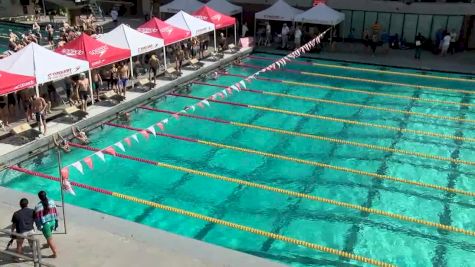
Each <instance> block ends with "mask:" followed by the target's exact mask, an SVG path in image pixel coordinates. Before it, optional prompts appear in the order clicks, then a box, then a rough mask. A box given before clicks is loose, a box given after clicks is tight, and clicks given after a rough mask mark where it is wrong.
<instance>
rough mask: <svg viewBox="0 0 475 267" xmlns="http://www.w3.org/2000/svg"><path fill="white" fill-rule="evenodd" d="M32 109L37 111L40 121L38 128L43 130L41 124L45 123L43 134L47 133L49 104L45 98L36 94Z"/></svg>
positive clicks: (34, 111)
mask: <svg viewBox="0 0 475 267" xmlns="http://www.w3.org/2000/svg"><path fill="white" fill-rule="evenodd" d="M32 106H33V107H32V110H33V113H35V116H36V121H37V122H38V129H39V130H40V132H41V125H43V128H44V129H45V131H44V132H43V134H46V115H45V114H46V108H47V106H48V104H47V103H46V101H45V99H44V98H42V97H40V96H38V95H36V94H35V96H34V98H33V103H32Z"/></svg>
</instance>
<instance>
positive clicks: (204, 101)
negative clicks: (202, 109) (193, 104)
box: [201, 99, 209, 107]
mask: <svg viewBox="0 0 475 267" xmlns="http://www.w3.org/2000/svg"><path fill="white" fill-rule="evenodd" d="M201 102H203V103H204V104H205V105H207V106H208V107H209V102H208V100H206V99H205V100H203V101H201Z"/></svg>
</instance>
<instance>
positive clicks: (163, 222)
mask: <svg viewBox="0 0 475 267" xmlns="http://www.w3.org/2000/svg"><path fill="white" fill-rule="evenodd" d="M254 55H258V56H264V57H268V58H276V56H273V55H269V54H254ZM299 61H302V62H307V60H304V59H299ZM310 62H319V63H324V64H331V65H335V66H338V65H340V64H341V63H339V62H332V61H329V62H325V61H313V60H312V61H310ZM244 63H247V64H253V65H261V66H264V65H266V64H269V63H270V61H264V60H260V59H246V60H244ZM350 66H354V67H362V68H368V69H378V67H374V66H368V65H361V64H350ZM287 68H288V69H293V70H300V71H308V72H318V73H328V74H332V75H340V76H349V77H360V78H365V79H377V80H382V81H392V82H398V83H411V84H420V85H427V86H436V87H446V88H454V89H467V90H470V89H471V88H472V87H473V85H474V83H473V82H468V81H467V82H463V81H445V80H435V79H433V78H432V79H427V78H422V77H418V78H415V77H407V76H400V75H387V74H377V73H370V72H364V71H348V70H343V69H338V68H328V67H323V66H320V67H318V66H306V65H298V64H289V65H287ZM390 70H393V71H397V72H407V73H419V72H417V71H413V70H401V69H390ZM228 71H229V73H231V74H241V75H247V74H251V73H253V72H254V71H255V70H252V69H246V68H241V67H230V68H229V69H228ZM427 74H430V75H436V76H440V77H463V78H467V77H466V75H456V74H446V73H427ZM262 77H267V78H274V79H281V80H284V81H295V82H302V83H309V84H313V85H329V86H335V87H342V88H347V89H360V90H367V91H371V92H384V93H389V94H393V95H399V96H411V97H420V98H425V99H434V100H444V101H454V102H459V103H466V104H474V106H469V105H468V106H467V105H465V106H460V105H445V104H437V103H428V102H422V101H415V100H408V99H398V98H394V97H389V96H384V97H383V96H375V95H366V94H356V93H349V92H342V91H334V90H329V89H324V88H315V87H309V86H303V85H293V84H289V83H276V82H269V81H254V82H253V83H252V84H251V85H250V86H249V87H250V88H251V89H258V90H264V91H270V92H278V93H284V94H290V95H298V96H306V97H312V98H321V99H328V100H335V101H344V102H351V103H359V104H365V105H372V106H378V107H385V108H393V109H400V110H407V111H413V112H423V113H427V114H436V115H444V116H451V117H459V118H464V119H467V120H470V119H471V120H473V119H475V118H474V113H473V109H474V107H475V103H474V101H473V97H472V96H471V94H463V93H454V92H445V91H444V92H442V91H431V90H426V89H424V90H419V89H415V88H412V87H403V86H390V85H381V84H374V83H367V82H366V83H365V82H356V81H354V82H352V81H345V80H341V79H330V78H321V77H316V76H310V75H301V74H295V73H288V72H271V73H265V74H263V75H262ZM239 80H240V78H237V77H232V76H226V75H223V76H221V77H220V78H219V79H218V80H208V81H206V82H208V83H211V84H221V85H231V84H232V83H234V82H237V81H239ZM218 90H221V89H220V88H217V87H212V86H207V85H193V86H192V92H191V93H190V94H191V95H193V96H198V97H207V96H209V95H211V94H213V93H215V92H218ZM226 101H231V102H236V103H244V104H251V105H258V106H264V107H272V108H275V109H281V110H288V111H294V112H301V113H307V114H318V115H324V116H331V117H334V118H344V119H349V120H355V121H360V122H369V123H377V124H383V125H388V126H395V127H401V128H408V129H414V130H421V131H430V132H433V133H440V134H446V135H455V136H461V137H464V138H475V134H474V131H473V125H474V124H473V122H472V123H469V122H458V121H449V120H441V119H433V118H426V117H420V116H412V115H405V114H398V113H390V112H383V111H377V110H370V109H364V108H355V107H346V106H339V105H333V104H325V103H315V102H311V101H304V100H297V99H289V98H284V97H278V96H270V95H263V94H256V93H250V92H241V93H239V94H233V95H232V96H231V97H229V98H227V99H226ZM195 102H196V100H192V99H188V98H184V97H172V96H168V97H166V98H165V99H162V100H160V101H157V102H155V103H149V104H148V105H149V106H152V107H156V108H160V109H164V110H170V111H178V110H180V109H182V108H183V107H184V106H186V105H189V104H193V103H195ZM195 115H200V116H205V117H209V118H218V119H223V120H229V121H234V122H240V123H247V124H252V125H259V126H265V127H273V128H279V129H283V130H288V131H293V132H298V133H307V134H313V135H320V136H325V137H331V138H338V139H342V140H348V141H353V142H360V143H367V144H373V145H379V146H385V147H390V148H396V149H403V150H408V151H414V152H420V153H426V154H431V155H438V156H442V157H449V158H454V159H463V160H467V161H475V153H474V149H475V146H474V144H473V142H471V141H470V140H471V139H466V140H462V141H454V140H450V139H441V138H437V137H430V136H423V135H418V134H412V133H404V132H397V131H389V130H384V129H376V128H371V127H363V126H359V125H352V124H344V123H341V122H335V121H325V120H318V119H314V118H306V117H301V116H292V115H287V114H282V113H276V112H270V111H262V110H256V109H251V108H244V107H237V106H232V105H226V104H218V103H211V107H210V108H207V109H197V110H196V112H195ZM168 116H169V115H167V114H163V113H157V112H153V111H148V110H143V109H137V112H134V113H132V119H133V120H132V122H131V123H130V126H133V127H139V128H145V127H148V126H150V125H152V124H154V123H156V122H158V121H160V120H161V119H163V118H165V117H168ZM157 130H158V127H157ZM132 133H133V132H132V131H130V130H126V129H122V128H115V127H112V126H104V128H97V129H95V130H93V131H92V132H91V133H90V137H91V138H92V143H91V146H93V147H96V148H104V147H107V146H109V145H112V144H114V143H116V142H117V141H119V140H121V139H123V138H124V137H126V136H129V135H130V134H132ZM166 133H169V134H174V135H178V136H184V137H189V138H196V139H200V140H206V141H213V142H217V143H223V144H228V145H232V146H237V147H242V148H248V149H254V150H259V151H264V152H269V153H274V154H279V155H285V156H289V157H294V158H299V159H305V160H309V161H315V162H322V163H326V164H331V165H334V166H341V167H346V168H352V169H357V170H361V171H367V172H373V173H377V174H382V175H391V176H394V177H398V178H403V179H407V180H411V181H419V182H424V183H430V184H434V185H439V186H444V187H453V188H457V189H460V190H464V191H471V192H473V191H475V182H474V181H473V175H474V174H475V170H474V168H473V166H471V165H467V164H456V163H451V162H448V161H440V160H434V159H427V158H422V157H416V156H409V155H402V154H398V153H390V152H385V151H379V150H374V149H367V148H361V147H355V146H350V145H343V144H337V143H331V142H325V141H319V140H314V139H309V138H304V137H299V136H289V135H284V134H280V133H273V132H268V131H262V130H257V129H249V128H244V127H241V126H234V125H230V124H220V123H215V122H210V121H205V120H199V119H195V118H186V117H181V118H180V119H179V120H178V121H176V120H175V119H172V120H171V122H170V123H169V124H168V125H167V128H166ZM139 139H140V144H134V145H133V146H131V147H130V148H129V147H126V148H127V151H126V152H125V154H128V155H132V156H136V157H142V158H145V159H149V160H155V161H160V162H164V163H168V164H173V165H177V166H182V167H187V168H192V169H195V170H200V171H205V172H210V173H215V174H221V175H225V176H229V177H234V178H239V179H243V180H249V181H252V182H256V183H261V184H266V185H270V186H274V187H279V188H283V189H287V190H293V191H297V192H302V193H305V194H310V195H315V196H320V197H325V198H329V199H333V200H338V201H344V202H348V203H352V204H356V205H362V206H367V207H371V208H376V209H380V210H384V211H388V212H392V213H398V214H403V215H407V216H412V217H416V218H419V219H423V220H427V221H432V222H438V223H443V224H450V225H453V226H456V227H460V228H464V229H467V230H475V226H473V222H474V219H475V213H474V212H473V211H474V209H475V201H474V199H473V197H469V196H463V195H460V194H453V193H445V192H442V191H438V190H433V189H427V188H421V187H418V186H414V185H408V184H403V183H397V182H393V181H386V180H384V181H383V180H379V179H374V178H371V177H367V176H363V175H359V174H353V173H348V172H343V171H337V170H332V169H328V168H320V167H315V166H311V165H305V164H301V163H296V162H292V161H286V160H281V159H274V158H270V157H265V156H260V155H255V154H250V153H245V152H238V151H234V150H230V149H223V148H216V147H212V146H208V145H205V144H200V143H193V142H187V141H181V140H177V139H173V138H167V137H156V138H155V137H150V140H149V141H146V140H144V139H143V138H142V137H139ZM132 142H133V141H132ZM90 154H91V152H89V151H85V150H81V149H74V151H73V152H71V153H69V154H67V155H64V159H63V161H64V162H63V164H65V165H67V164H70V163H73V162H75V161H77V160H78V159H82V158H83V157H85V156H87V155H90ZM56 164H57V163H56V154H55V152H54V151H50V152H47V153H45V154H44V155H42V156H41V157H37V158H35V159H32V160H29V161H27V162H24V163H22V164H21V165H22V167H24V168H27V169H32V170H36V171H39V172H43V173H46V174H50V175H55V176H57V175H58V171H57V165H56ZM84 166H85V165H84ZM85 169H87V167H85ZM71 180H73V181H77V182H80V183H85V184H88V185H92V186H95V187H99V188H104V189H107V190H110V191H114V192H119V193H123V194H128V195H133V196H136V197H138V198H142V199H145V200H150V201H154V202H159V203H163V204H166V205H170V206H174V207H178V208H182V209H186V210H190V211H193V212H197V213H201V214H204V215H208V216H211V217H215V218H219V219H223V220H227V221H231V222H235V223H239V224H243V225H247V226H251V227H255V228H258V229H261V230H265V231H270V232H274V233H279V234H282V235H286V236H289V237H293V238H297V239H301V240H305V241H308V242H312V243H315V244H320V245H325V246H328V247H332V248H336V249H341V250H345V251H348V252H351V253H355V254H358V255H361V256H366V257H370V258H374V259H377V260H380V261H384V262H388V263H392V264H396V265H401V266H431V265H432V266H470V265H472V264H473V262H474V261H475V252H474V251H475V237H471V236H467V235H464V234H460V233H453V232H445V231H439V230H437V229H436V228H432V227H427V226H422V225H418V224H414V223H408V222H403V221H400V220H396V219H391V218H387V217H384V216H379V215H374V214H369V215H368V214H364V213H361V212H359V211H356V210H353V209H348V208H343V207H339V206H334V205H329V204H323V203H320V202H315V201H311V200H308V199H301V198H294V197H288V196H285V195H281V194H277V193H273V192H268V191H264V190H260V189H256V188H249V187H244V186H240V185H236V184H233V183H229V182H224V181H217V180H213V179H210V178H207V177H203V176H197V175H192V174H187V173H184V172H180V171H175V170H170V169H165V168H161V167H158V166H152V165H147V164H144V163H139V162H135V161H130V160H127V159H121V158H112V157H110V156H106V162H105V163H103V162H101V161H100V160H99V159H98V158H94V170H93V171H90V170H85V175H81V174H80V173H79V172H77V171H76V170H71ZM0 183H1V185H2V186H6V187H9V188H13V189H16V190H20V191H24V192H30V193H36V192H37V191H39V190H42V189H46V190H47V191H48V193H49V194H51V195H53V196H55V197H58V196H59V191H58V184H57V183H54V182H51V181H49V180H44V179H41V178H37V177H31V176H27V175H21V174H18V173H17V172H14V171H5V172H3V173H1V176H0ZM75 190H76V193H77V196H76V197H74V196H71V195H67V196H66V200H67V202H69V203H72V204H75V205H78V206H81V207H85V208H90V209H93V210H97V211H100V212H103V213H107V214H111V215H114V216H118V217H121V218H125V219H128V220H131V221H135V222H138V223H142V224H145V225H149V226H152V227H156V228H160V229H163V230H166V231H170V232H173V233H177V234H180V235H184V236H188V237H192V238H196V239H199V240H203V241H205V242H210V243H214V244H218V245H221V246H224V247H228V248H232V249H235V250H239V251H243V252H246V253H250V254H254V255H257V256H260V257H264V258H268V259H271V260H275V261H279V262H282V263H285V264H289V265H292V266H320V265H322V266H353V265H354V266H364V265H365V264H363V263H361V262H357V261H353V260H346V259H344V258H340V257H338V256H334V255H331V254H326V253H323V252H318V251H315V250H312V249H308V248H305V247H301V246H296V245H293V244H289V243H285V242H282V241H275V240H272V239H267V238H264V237H261V236H257V235H253V234H250V233H246V232H242V231H238V230H234V229H230V228H227V227H224V226H220V225H214V224H209V223H206V222H203V221H200V220H197V219H191V218H188V217H184V216H181V215H176V214H172V213H168V212H165V211H162V210H158V209H154V208H150V207H146V206H143V205H139V204H135V203H131V202H128V201H125V200H121V199H117V198H114V197H111V196H105V195H102V194H98V193H94V192H90V191H86V190H83V189H80V188H75Z"/></svg>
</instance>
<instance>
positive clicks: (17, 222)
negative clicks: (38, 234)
mask: <svg viewBox="0 0 475 267" xmlns="http://www.w3.org/2000/svg"><path fill="white" fill-rule="evenodd" d="M20 208H21V209H20V210H17V211H16V212H15V213H13V216H12V229H11V230H12V232H16V233H17V234H19V235H20V236H17V237H16V245H17V247H16V253H18V254H23V241H24V240H25V238H27V237H30V236H32V235H34V234H35V229H34V228H33V222H34V218H35V211H34V210H33V209H30V208H28V199H26V198H22V199H21V200H20ZM28 243H29V244H30V247H31V248H33V241H32V240H28Z"/></svg>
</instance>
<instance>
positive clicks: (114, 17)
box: [111, 9, 119, 25]
mask: <svg viewBox="0 0 475 267" xmlns="http://www.w3.org/2000/svg"><path fill="white" fill-rule="evenodd" d="M111 17H112V21H113V22H114V24H116V25H117V23H118V17H119V12H117V10H115V9H112V10H111Z"/></svg>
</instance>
